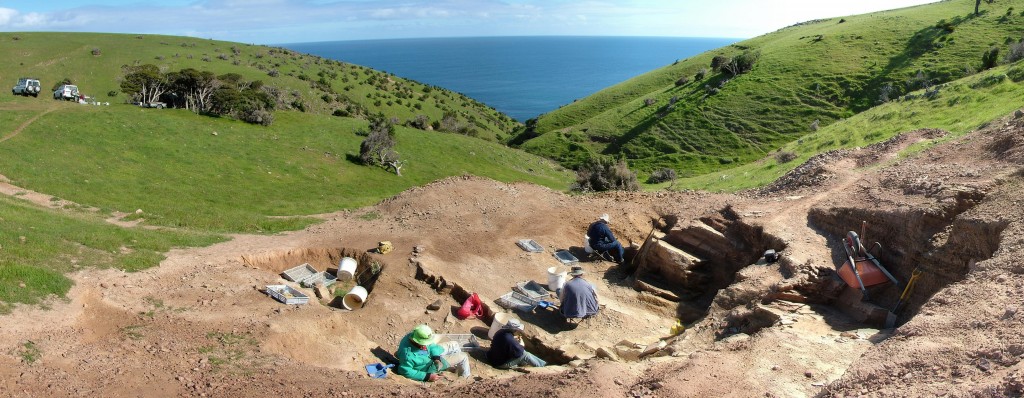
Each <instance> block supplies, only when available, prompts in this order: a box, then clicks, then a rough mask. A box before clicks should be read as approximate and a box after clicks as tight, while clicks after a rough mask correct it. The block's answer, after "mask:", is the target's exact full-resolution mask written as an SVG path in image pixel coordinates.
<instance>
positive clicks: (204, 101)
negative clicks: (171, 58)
mask: <svg viewBox="0 0 1024 398" xmlns="http://www.w3.org/2000/svg"><path fill="white" fill-rule="evenodd" d="M168 80H169V81H170V84H171V91H173V92H174V93H175V94H177V95H178V101H179V102H180V103H179V104H176V105H177V106H180V107H183V108H185V109H189V110H192V111H193V112H195V113H204V112H208V111H209V110H210V106H211V103H210V100H211V98H212V97H213V92H214V91H216V90H217V89H218V88H220V86H221V82H220V81H219V80H217V77H216V76H215V75H214V74H213V72H209V71H203V72H200V71H198V70H195V69H192V68H187V69H182V70H181V71H180V72H174V73H170V74H168Z"/></svg>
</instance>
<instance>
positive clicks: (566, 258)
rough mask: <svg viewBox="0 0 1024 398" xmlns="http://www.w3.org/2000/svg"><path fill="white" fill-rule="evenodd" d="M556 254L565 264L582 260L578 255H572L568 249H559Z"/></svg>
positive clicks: (572, 263)
mask: <svg viewBox="0 0 1024 398" xmlns="http://www.w3.org/2000/svg"><path fill="white" fill-rule="evenodd" d="M554 256H555V258H556V259H558V261H559V262H561V263H562V264H565V265H574V264H578V263H579V262H580V260H579V259H578V258H576V256H574V255H572V253H570V252H569V251H568V250H558V251H556V252H555V254H554Z"/></svg>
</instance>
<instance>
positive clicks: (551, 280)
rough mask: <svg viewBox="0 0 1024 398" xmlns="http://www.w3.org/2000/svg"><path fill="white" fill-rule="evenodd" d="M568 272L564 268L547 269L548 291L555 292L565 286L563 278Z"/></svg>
mask: <svg viewBox="0 0 1024 398" xmlns="http://www.w3.org/2000/svg"><path fill="white" fill-rule="evenodd" d="M567 274H569V271H568V270H566V269H565V267H551V268H548V290H551V291H557V290H558V289H561V288H562V286H564V285H565V276H566V275H567Z"/></svg>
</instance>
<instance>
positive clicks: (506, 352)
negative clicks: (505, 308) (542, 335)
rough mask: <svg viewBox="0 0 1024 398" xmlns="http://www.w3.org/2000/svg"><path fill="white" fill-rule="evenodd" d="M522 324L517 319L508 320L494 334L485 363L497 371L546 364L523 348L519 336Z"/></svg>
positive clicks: (521, 331)
mask: <svg viewBox="0 0 1024 398" xmlns="http://www.w3.org/2000/svg"><path fill="white" fill-rule="evenodd" d="M522 333H523V324H522V323H521V322H519V320H518V319H515V318H513V319H509V320H508V323H506V324H505V326H502V328H501V330H498V332H497V333H495V334H494V339H492V341H491V349H490V350H488V351H487V362H489V363H490V364H491V366H494V367H496V368H498V369H512V368H516V367H519V366H523V365H530V366H534V367H538V368H539V367H543V366H545V365H547V362H544V360H542V359H540V358H537V357H536V356H535V355H533V354H531V353H530V352H529V351H526V348H523V343H522V342H521V340H520V336H521V335H522Z"/></svg>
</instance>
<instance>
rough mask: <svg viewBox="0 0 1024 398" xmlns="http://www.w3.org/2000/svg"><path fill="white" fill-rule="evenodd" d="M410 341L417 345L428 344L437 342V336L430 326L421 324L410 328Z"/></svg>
mask: <svg viewBox="0 0 1024 398" xmlns="http://www.w3.org/2000/svg"><path fill="white" fill-rule="evenodd" d="M412 341H414V342H415V343H416V344H419V345H430V344H434V343H436V342H437V336H436V335H434V330H433V329H431V328H430V326H427V324H422V325H419V326H417V327H416V328H415V329H413V330H412Z"/></svg>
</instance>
